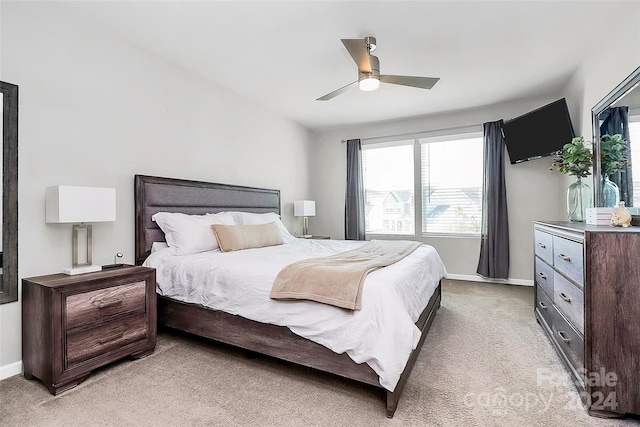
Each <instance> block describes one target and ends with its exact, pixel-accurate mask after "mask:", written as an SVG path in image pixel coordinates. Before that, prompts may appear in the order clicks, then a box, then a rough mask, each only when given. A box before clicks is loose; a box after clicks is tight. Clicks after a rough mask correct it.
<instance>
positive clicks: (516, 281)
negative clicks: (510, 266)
mask: <svg viewBox="0 0 640 427" xmlns="http://www.w3.org/2000/svg"><path fill="white" fill-rule="evenodd" d="M447 279H453V280H467V281H470V282H483V283H497V284H502V285H517V286H533V280H524V279H487V278H486V277H482V276H472V275H469V274H447Z"/></svg>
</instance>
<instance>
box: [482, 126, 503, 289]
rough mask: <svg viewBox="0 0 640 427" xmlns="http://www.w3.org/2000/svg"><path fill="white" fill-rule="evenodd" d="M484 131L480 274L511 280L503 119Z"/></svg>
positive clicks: (486, 127) (485, 127)
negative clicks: (509, 278)
mask: <svg viewBox="0 0 640 427" xmlns="http://www.w3.org/2000/svg"><path fill="white" fill-rule="evenodd" d="M483 128H484V179H483V183H482V240H481V242H480V260H479V261H478V270H477V272H478V274H480V275H481V276H484V277H489V278H493V279H506V278H508V277H509V223H508V220H507V187H506V185H505V179H504V147H505V145H504V137H503V135H502V120H500V121H497V122H488V123H485V124H484V125H483Z"/></svg>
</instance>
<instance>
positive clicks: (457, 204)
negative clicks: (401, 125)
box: [362, 129, 483, 235]
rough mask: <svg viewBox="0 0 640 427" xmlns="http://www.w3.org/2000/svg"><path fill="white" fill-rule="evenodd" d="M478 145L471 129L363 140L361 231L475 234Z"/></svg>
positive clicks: (477, 227)
mask: <svg viewBox="0 0 640 427" xmlns="http://www.w3.org/2000/svg"><path fill="white" fill-rule="evenodd" d="M482 147H483V143H482V133H481V132H478V131H477V130H475V129H474V131H473V132H471V133H469V132H464V133H463V132H459V133H457V134H454V135H451V134H449V135H438V136H431V135H416V136H415V137H413V138H411V139H402V140H400V139H398V140H386V141H381V142H377V141H376V140H369V141H364V142H363V146H362V164H363V178H364V189H365V230H366V233H367V234H396V235H415V234H416V230H421V231H422V233H423V234H427V233H434V234H455V235H464V234H479V233H480V228H481V223H482V158H483V149H482ZM416 218H417V219H418V220H417V221H416Z"/></svg>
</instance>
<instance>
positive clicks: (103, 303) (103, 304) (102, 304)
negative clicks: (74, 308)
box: [94, 298, 124, 308]
mask: <svg viewBox="0 0 640 427" xmlns="http://www.w3.org/2000/svg"><path fill="white" fill-rule="evenodd" d="M122 301H124V300H123V299H122V298H112V299H101V300H98V301H96V302H95V303H94V304H95V305H96V306H97V307H98V308H107V307H112V306H114V305H118V304H122Z"/></svg>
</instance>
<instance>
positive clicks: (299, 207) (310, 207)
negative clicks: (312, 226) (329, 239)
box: [293, 200, 316, 237]
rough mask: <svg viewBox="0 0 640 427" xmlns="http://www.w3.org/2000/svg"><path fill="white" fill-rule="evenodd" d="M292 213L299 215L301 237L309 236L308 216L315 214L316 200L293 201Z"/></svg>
mask: <svg viewBox="0 0 640 427" xmlns="http://www.w3.org/2000/svg"><path fill="white" fill-rule="evenodd" d="M293 215H294V216H301V217H303V219H302V234H303V237H311V235H310V234H308V233H309V217H310V216H316V202H315V201H313V200H298V201H296V202H293Z"/></svg>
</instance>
